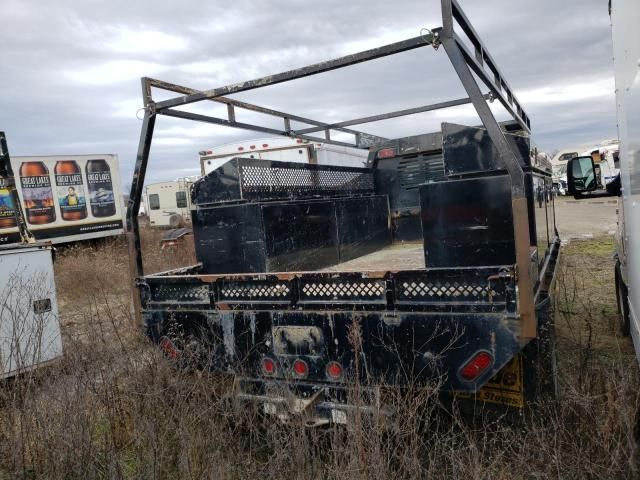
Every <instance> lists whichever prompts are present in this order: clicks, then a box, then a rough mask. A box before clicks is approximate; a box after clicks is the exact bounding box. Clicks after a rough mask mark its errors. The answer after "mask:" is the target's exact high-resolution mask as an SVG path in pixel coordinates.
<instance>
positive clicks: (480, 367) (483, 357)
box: [460, 352, 493, 382]
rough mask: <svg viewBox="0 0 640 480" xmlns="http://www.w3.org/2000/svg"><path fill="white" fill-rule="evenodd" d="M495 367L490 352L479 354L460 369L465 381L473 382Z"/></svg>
mask: <svg viewBox="0 0 640 480" xmlns="http://www.w3.org/2000/svg"><path fill="white" fill-rule="evenodd" d="M491 365H493V357H492V356H491V354H490V353H489V352H478V353H476V354H475V355H474V356H473V357H471V359H470V360H469V361H468V362H467V363H465V364H464V365H463V366H462V368H461V369H460V376H461V377H462V379H463V380H466V381H467V382H471V381H473V380H475V379H476V378H478V377H479V376H480V375H482V374H483V373H484V372H486V371H487V370H488V369H489V368H490V367H491Z"/></svg>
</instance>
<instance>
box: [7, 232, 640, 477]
mask: <svg viewBox="0 0 640 480" xmlns="http://www.w3.org/2000/svg"><path fill="white" fill-rule="evenodd" d="M153 235H154V234H149V233H147V234H146V235H145V240H144V247H145V249H146V250H147V251H148V252H149V253H150V254H149V255H148V256H147V258H148V259H149V260H150V264H151V268H150V270H156V269H157V270H162V269H165V268H168V267H172V266H175V265H174V263H173V262H177V261H178V259H179V257H180V255H184V256H185V257H188V256H189V255H191V251H192V250H191V249H190V248H189V247H187V248H185V249H184V251H183V252H181V253H178V254H177V255H171V256H167V255H162V254H159V253H158V252H157V249H154V242H155V241H156V240H157V239H154V238H153ZM612 248H613V245H612V242H611V240H610V239H600V240H595V241H589V242H576V243H574V244H571V245H569V246H568V247H567V248H565V251H564V260H563V262H562V269H561V276H560V278H559V282H558V284H559V298H558V304H557V310H558V314H557V316H556V321H557V331H558V333H559V335H560V338H559V345H560V359H559V362H560V372H561V383H560V385H561V399H560V401H559V404H558V405H557V406H553V405H545V406H541V407H540V408H539V409H538V410H537V411H536V412H535V414H534V415H532V416H531V417H530V418H527V419H526V421H525V422H524V423H522V424H518V425H513V424H510V423H507V422H504V421H501V420H496V419H495V418H494V419H486V420H479V421H476V422H473V423H471V422H467V421H464V420H463V419H462V417H461V416H460V415H458V414H456V413H454V414H452V415H447V414H444V413H443V412H442V409H441V408H439V402H438V395H437V392H436V391H434V390H426V389H423V390H419V391H408V392H403V393H402V394H399V393H397V394H395V395H392V396H391V400H390V402H391V403H392V404H393V407H394V409H395V410H396V411H397V412H398V415H395V416H393V417H392V418H391V419H390V420H389V421H388V423H387V425H386V427H385V428H381V427H380V426H379V425H378V424H377V423H376V422H375V419H373V420H372V419H371V418H369V417H361V418H359V421H358V422H357V423H356V424H355V426H354V427H352V428H349V429H345V428H326V429H314V430H309V429H307V428H305V427H304V426H302V425H295V424H294V425H289V426H282V425H279V424H276V423H274V422H271V421H265V419H263V418H262V416H261V415H260V414H259V413H258V412H256V411H254V410H252V409H250V408H249V409H247V408H239V407H238V406H237V405H234V404H233V402H231V401H229V396H228V394H229V392H230V391H231V384H230V379H228V378H220V377H213V376H210V375H208V374H205V373H193V372H183V371H176V370H174V369H173V368H171V365H170V364H169V363H168V361H167V360H165V359H164V358H163V357H162V356H161V355H160V354H159V353H158V351H157V350H156V349H154V348H152V347H151V346H150V345H149V344H148V342H147V341H146V339H145V338H144V337H143V336H142V335H141V334H140V332H139V331H138V329H137V327H136V326H135V325H134V321H133V316H132V311H131V297H130V296H131V292H130V285H131V281H130V278H129V273H128V260H127V255H126V244H125V243H124V242H123V241H114V242H110V243H106V244H103V245H101V246H98V247H75V248H73V249H66V250H63V251H61V252H59V258H58V261H57V263H56V276H57V282H58V291H59V296H60V305H61V313H62V324H63V330H64V342H65V351H66V354H65V359H64V361H63V362H62V363H61V364H59V365H58V366H56V367H54V368H49V369H47V370H42V371H39V372H35V373H33V374H31V375H28V376H25V377H23V378H21V379H19V380H17V381H14V382H9V383H5V384H3V385H0V472H2V471H4V472H6V476H7V477H8V478H9V477H11V478H14V477H15V478H46V479H75V478H78V479H111V478H114V479H138V478H140V479H143V478H144V479H146V478H157V479H163V478H188V479H209V478H212V479H213V478H216V479H217V478H253V477H258V476H260V477H266V478H291V479H297V478H305V479H307V478H322V479H334V478H335V479H338V478H349V479H360V478H362V479H364V478H380V479H388V478H474V479H476V478H477V479H480V478H491V479H513V478H523V479H524V478H527V479H529V478H550V477H553V478H631V477H633V476H634V475H636V470H635V467H636V464H635V462H636V459H635V450H636V445H635V442H634V440H633V427H634V424H635V412H636V411H637V407H638V375H637V365H636V363H635V359H634V356H633V350H632V348H631V347H630V342H629V340H628V339H622V338H620V337H618V336H617V335H616V334H615V333H614V331H615V330H614V325H615V321H614V320H615V317H614V315H615V296H614V295H613V286H612V285H613V273H612V262H611V258H610V252H611V250H612ZM154 250H155V252H154ZM352 336H353V337H354V342H355V343H356V344H357V338H358V332H357V330H353V331H352ZM0 478H2V473H0Z"/></svg>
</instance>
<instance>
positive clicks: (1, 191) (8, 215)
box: [0, 188, 18, 228]
mask: <svg viewBox="0 0 640 480" xmlns="http://www.w3.org/2000/svg"><path fill="white" fill-rule="evenodd" d="M17 226H18V222H17V220H16V206H15V205H14V203H13V197H12V196H11V192H10V191H9V189H7V188H0V228H12V227H17Z"/></svg>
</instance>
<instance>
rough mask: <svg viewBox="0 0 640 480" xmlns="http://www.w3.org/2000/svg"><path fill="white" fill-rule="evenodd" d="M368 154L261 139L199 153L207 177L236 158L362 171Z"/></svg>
mask: <svg viewBox="0 0 640 480" xmlns="http://www.w3.org/2000/svg"><path fill="white" fill-rule="evenodd" d="M368 154H369V152H368V151H367V150H363V149H361V148H353V147H343V146H340V145H332V144H328V143H320V142H310V141H308V140H303V139H301V138H273V137H269V138H258V139H255V140H247V141H245V142H237V143H227V144H225V145H220V146H219V147H214V148H212V149H209V150H204V151H202V152H200V170H201V172H202V175H203V176H204V175H206V174H207V173H209V172H212V171H213V170H215V169H216V168H218V167H220V166H221V165H223V164H225V163H226V162H228V161H229V160H231V159H232V158H234V157H246V158H261V159H265V160H277V161H280V162H296V163H317V164H319V165H334V166H343V167H363V166H364V165H365V163H366V162H367V156H368Z"/></svg>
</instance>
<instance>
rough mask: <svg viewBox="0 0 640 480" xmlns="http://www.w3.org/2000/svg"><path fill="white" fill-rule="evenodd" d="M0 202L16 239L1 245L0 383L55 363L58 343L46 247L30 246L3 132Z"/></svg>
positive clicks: (2, 215) (1, 212) (0, 213)
mask: <svg viewBox="0 0 640 480" xmlns="http://www.w3.org/2000/svg"><path fill="white" fill-rule="evenodd" d="M0 200H2V203H0V222H3V221H7V219H9V218H10V219H11V221H12V222H13V224H15V229H16V231H17V232H18V233H17V235H18V238H19V242H18V243H14V244H13V245H0V379H5V378H8V377H13V376H15V375H18V374H21V373H25V372H27V371H30V370H33V369H35V368H38V367H41V366H43V365H45V364H48V363H50V362H52V361H54V360H57V359H59V358H60V357H61V356H62V339H61V335H60V324H59V322H58V302H57V297H56V287H55V281H54V276H53V258H52V251H51V246H50V245H49V244H44V243H38V242H35V241H34V240H33V237H32V236H31V234H30V232H29V229H28V225H27V222H26V221H25V219H24V216H23V213H22V208H21V206H20V202H19V200H18V195H17V192H16V186H15V180H14V174H13V171H12V168H11V163H10V156H9V150H8V148H7V142H6V139H5V134H4V132H0ZM8 212H10V213H11V215H8V214H7V213H8ZM0 225H2V223H0Z"/></svg>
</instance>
